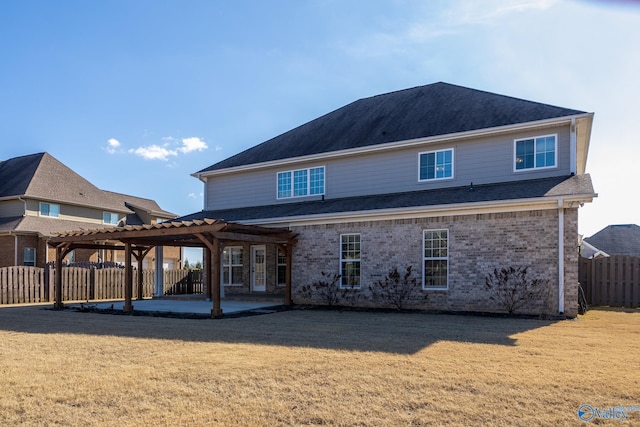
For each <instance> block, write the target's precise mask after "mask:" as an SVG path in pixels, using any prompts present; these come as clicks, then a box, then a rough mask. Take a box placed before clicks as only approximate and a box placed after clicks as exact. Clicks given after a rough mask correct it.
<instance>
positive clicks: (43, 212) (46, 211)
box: [40, 203, 60, 218]
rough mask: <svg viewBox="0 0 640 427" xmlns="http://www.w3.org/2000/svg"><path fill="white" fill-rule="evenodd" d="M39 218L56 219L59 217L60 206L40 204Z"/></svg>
mask: <svg viewBox="0 0 640 427" xmlns="http://www.w3.org/2000/svg"><path fill="white" fill-rule="evenodd" d="M40 216H50V217H54V218H58V217H59V216H60V205H56V204H54V203H40Z"/></svg>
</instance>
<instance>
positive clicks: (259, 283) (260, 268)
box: [251, 246, 267, 292]
mask: <svg viewBox="0 0 640 427" xmlns="http://www.w3.org/2000/svg"><path fill="white" fill-rule="evenodd" d="M265 254H266V247H265V246H251V290H252V291H253V292H265V291H266V290H267V274H266V263H265V258H266V257H265Z"/></svg>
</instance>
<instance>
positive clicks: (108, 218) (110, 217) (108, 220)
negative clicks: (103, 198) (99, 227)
mask: <svg viewBox="0 0 640 427" xmlns="http://www.w3.org/2000/svg"><path fill="white" fill-rule="evenodd" d="M102 222H103V223H105V224H113V225H116V224H118V214H117V213H113V212H102Z"/></svg>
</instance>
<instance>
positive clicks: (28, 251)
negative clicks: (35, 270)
mask: <svg viewBox="0 0 640 427" xmlns="http://www.w3.org/2000/svg"><path fill="white" fill-rule="evenodd" d="M22 257H23V261H22V264H23V265H26V266H28V267H35V266H36V248H24V251H23V254H22Z"/></svg>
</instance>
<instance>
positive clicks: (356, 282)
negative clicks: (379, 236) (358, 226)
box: [340, 234, 360, 288]
mask: <svg viewBox="0 0 640 427" xmlns="http://www.w3.org/2000/svg"><path fill="white" fill-rule="evenodd" d="M340 276H341V277H340V287H341V288H359V287H360V235H359V234H342V235H341V236H340Z"/></svg>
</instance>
